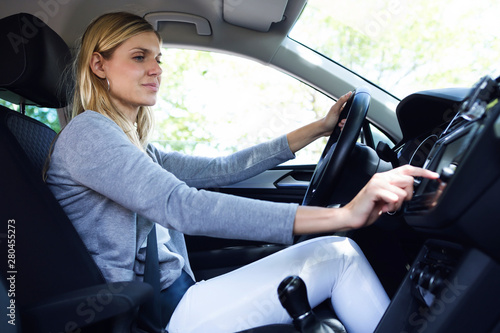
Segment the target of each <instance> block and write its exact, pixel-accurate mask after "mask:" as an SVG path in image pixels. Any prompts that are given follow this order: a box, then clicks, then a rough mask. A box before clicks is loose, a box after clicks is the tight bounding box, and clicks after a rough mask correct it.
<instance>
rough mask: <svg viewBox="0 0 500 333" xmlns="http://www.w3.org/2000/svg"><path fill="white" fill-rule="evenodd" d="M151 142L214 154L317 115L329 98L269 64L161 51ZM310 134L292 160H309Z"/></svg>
mask: <svg viewBox="0 0 500 333" xmlns="http://www.w3.org/2000/svg"><path fill="white" fill-rule="evenodd" d="M162 54H163V56H162V62H163V65H162V68H163V75H162V84H161V90H160V96H159V98H158V102H157V104H156V106H155V118H156V130H155V138H154V141H155V143H156V144H159V145H161V146H163V147H165V148H166V149H167V150H177V151H181V152H185V153H189V154H196V155H203V156H216V155H221V154H227V153H232V152H235V151H237V150H240V149H242V148H245V147H248V146H251V145H254V144H257V143H260V142H264V141H265V140H269V139H273V138H276V137H278V136H279V135H282V134H286V133H287V132H289V131H291V130H294V129H296V128H298V127H299V126H302V125H305V124H307V123H309V122H311V121H313V120H315V119H319V118H320V117H323V116H324V115H325V114H326V113H327V112H328V110H329V109H330V107H331V105H332V104H333V103H334V101H333V100H332V99H330V98H328V97H326V96H325V95H323V94H322V93H320V92H318V91H316V90H314V89H313V88H311V87H309V86H307V85H306V84H303V83H301V82H299V81H297V80H296V79H294V78H292V77H290V76H288V75H286V74H283V73H281V72H279V71H277V70H275V69H273V68H270V67H269V66H264V65H261V64H259V63H256V62H254V61H251V60H248V59H243V58H240V57H235V56H230V55H226V54H219V53H213V52H201V51H193V50H179V49H165V50H162ZM325 143H326V141H324V140H317V141H316V142H315V143H314V144H311V145H309V146H308V147H306V148H305V149H303V150H301V151H299V152H298V154H297V158H296V159H295V160H293V161H291V163H293V164H315V163H317V162H318V160H319V157H320V154H321V152H322V150H323V148H324V145H325Z"/></svg>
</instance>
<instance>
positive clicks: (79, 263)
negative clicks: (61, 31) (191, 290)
mask: <svg viewBox="0 0 500 333" xmlns="http://www.w3.org/2000/svg"><path fill="white" fill-rule="evenodd" d="M0 31H1V32H2V33H1V35H0V43H1V45H2V46H3V47H2V52H1V53H0V98H2V99H4V100H7V101H9V102H12V103H15V104H20V105H21V106H24V105H37V106H40V107H49V108H61V107H63V106H65V105H66V104H67V100H66V95H67V92H68V90H69V89H70V87H69V85H68V84H67V83H65V82H63V81H61V78H62V77H64V76H63V72H64V71H65V70H66V68H67V66H68V64H69V61H70V57H71V56H70V51H69V48H68V46H67V45H66V44H65V43H64V41H63V40H62V39H61V38H60V37H59V36H58V35H57V34H56V33H55V32H54V31H53V30H52V29H50V28H49V27H48V26H47V25H45V24H44V23H43V22H42V21H41V20H39V19H38V18H36V17H35V16H32V15H30V14H24V13H21V14H16V15H12V16H9V17H6V18H3V19H1V20H0ZM21 108H22V107H21ZM55 136H56V133H55V132H54V131H53V130H52V129H50V128H49V127H48V126H46V125H44V124H42V123H41V122H39V121H37V120H35V119H32V118H30V117H27V116H25V115H24V114H23V112H22V110H21V112H16V111H13V110H10V109H8V108H6V107H3V106H0V156H1V163H0V174H1V175H2V176H1V177H0V178H1V179H0V188H1V191H2V199H1V200H0V226H1V227H0V228H1V229H0V253H2V254H3V258H2V260H0V262H1V264H0V274H1V277H2V280H3V281H8V283H7V285H6V286H5V288H6V291H3V292H2V294H1V297H2V300H3V301H7V302H9V303H8V304H14V305H15V309H14V310H13V311H11V312H10V313H11V314H12V316H11V317H10V318H13V320H14V321H13V322H12V324H11V325H12V326H15V327H16V331H17V332H21V331H22V332H70V331H71V332H73V331H77V330H78V331H79V332H110V331H111V330H112V325H113V322H114V320H115V319H116V318H117V317H119V316H120V315H123V316H124V317H126V316H127V314H130V313H131V312H134V311H135V310H136V309H137V308H138V306H139V305H140V304H141V303H143V302H144V301H145V300H146V299H148V298H149V297H150V296H151V294H152V288H151V287H150V286H149V285H147V284H145V283H141V282H121V283H106V281H105V280H104V277H103V275H102V274H101V272H100V270H99V269H98V267H97V266H96V264H95V263H94V261H93V259H92V257H91V256H90V254H89V253H88V252H87V250H86V248H85V246H84V244H83V242H82V240H81V239H80V237H79V235H78V234H77V232H76V230H75V229H74V228H73V225H72V224H71V222H70V221H69V219H68V218H67V216H66V215H65V213H64V211H63V210H62V208H61V207H60V206H59V203H58V202H57V200H56V199H55V198H54V197H53V195H52V193H51V192H50V190H49V189H48V187H47V186H46V185H45V183H44V181H43V179H42V170H43V166H44V163H45V159H46V157H47V156H48V153H49V150H50V146H51V143H52V141H53V140H54V138H55ZM4 320H5V318H4ZM14 324H15V325H14Z"/></svg>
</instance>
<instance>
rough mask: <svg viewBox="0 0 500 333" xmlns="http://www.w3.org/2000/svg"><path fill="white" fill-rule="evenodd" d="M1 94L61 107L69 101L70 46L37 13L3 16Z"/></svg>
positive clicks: (10, 98) (0, 31)
mask: <svg viewBox="0 0 500 333" xmlns="http://www.w3.org/2000/svg"><path fill="white" fill-rule="evenodd" d="M0 46H1V49H2V52H0V98H2V99H4V100H7V101H9V102H11V103H15V104H21V102H22V103H24V104H26V105H30V104H31V105H38V106H43V107H50V108H58V107H63V106H66V105H67V92H68V91H70V90H68V89H70V86H69V85H68V84H67V82H69V80H67V79H65V75H64V73H65V70H66V68H67V66H68V65H69V64H70V61H71V53H70V51H69V48H68V46H67V45H66V43H65V42H64V41H63V40H62V38H61V37H59V35H58V34H57V33H56V32H55V31H54V30H52V29H51V28H49V27H48V26H47V25H46V24H45V23H44V22H42V21H41V20H40V19H38V18H37V17H35V16H33V15H31V14H26V13H20V14H15V15H12V16H8V17H5V18H3V19H0Z"/></svg>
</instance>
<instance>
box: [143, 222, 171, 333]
mask: <svg viewBox="0 0 500 333" xmlns="http://www.w3.org/2000/svg"><path fill="white" fill-rule="evenodd" d="M144 282H146V283H148V284H150V285H151V286H152V287H153V292H154V294H153V297H152V298H151V299H149V300H148V301H147V302H146V303H144V304H143V305H142V306H141V308H140V309H139V318H138V327H139V328H141V329H143V330H146V331H147V332H151V333H160V332H166V331H165V326H166V323H165V324H163V320H162V318H161V314H162V311H161V310H162V309H161V303H162V302H161V301H160V292H161V288H160V263H159V260H158V244H157V241H156V224H155V225H153V229H151V231H150V232H149V235H148V241H147V245H146V263H145V266H144Z"/></svg>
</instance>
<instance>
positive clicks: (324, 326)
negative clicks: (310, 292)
mask: <svg viewBox="0 0 500 333" xmlns="http://www.w3.org/2000/svg"><path fill="white" fill-rule="evenodd" d="M278 297H279V300H280V302H281V305H283V307H284V308H285V310H286V311H287V312H288V314H289V315H290V316H291V317H292V319H293V323H294V325H295V328H296V329H297V330H299V331H300V332H302V333H313V332H314V333H346V330H345V328H344V326H343V325H342V324H341V323H340V322H339V321H338V320H336V319H333V318H332V319H324V320H320V319H318V318H317V317H316V315H315V314H314V312H313V311H312V309H311V306H310V305H309V301H308V299H307V288H306V285H305V283H304V281H303V280H302V279H301V278H300V277H298V276H289V277H287V278H285V279H284V280H283V281H282V282H281V283H280V285H279V287H278Z"/></svg>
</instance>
